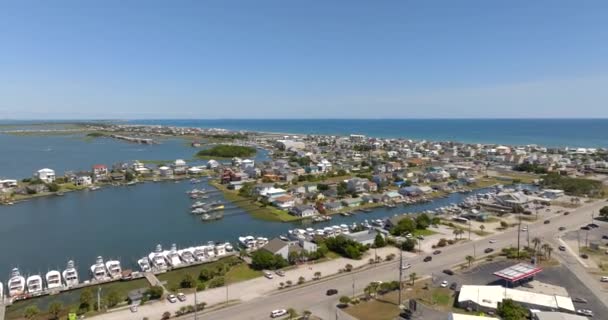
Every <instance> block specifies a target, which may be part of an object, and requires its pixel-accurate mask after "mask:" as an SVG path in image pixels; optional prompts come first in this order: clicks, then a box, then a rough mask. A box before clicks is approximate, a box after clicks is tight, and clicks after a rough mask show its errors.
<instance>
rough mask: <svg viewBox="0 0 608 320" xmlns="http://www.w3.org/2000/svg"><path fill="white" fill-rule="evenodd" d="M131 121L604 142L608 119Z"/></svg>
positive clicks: (555, 143)
mask: <svg viewBox="0 0 608 320" xmlns="http://www.w3.org/2000/svg"><path fill="white" fill-rule="evenodd" d="M128 123H132V124H155V125H167V126H183V127H200V128H225V129H230V130H250V131H262V132H283V133H294V134H327V135H348V134H363V135H366V136H370V137H382V138H407V139H415V140H424V139H426V140H433V141H458V142H464V143H496V144H508V145H528V144H537V145H542V146H546V147H595V148H600V147H604V148H608V119H284V120H280V119H273V120H246V119H239V120H230V119H221V120H186V119H182V120H132V121H128Z"/></svg>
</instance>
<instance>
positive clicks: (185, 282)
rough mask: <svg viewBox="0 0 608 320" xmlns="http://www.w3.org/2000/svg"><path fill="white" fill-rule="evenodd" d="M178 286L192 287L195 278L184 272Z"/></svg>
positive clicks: (194, 284) (194, 283)
mask: <svg viewBox="0 0 608 320" xmlns="http://www.w3.org/2000/svg"><path fill="white" fill-rule="evenodd" d="M179 286H180V287H182V288H194V287H195V286H196V279H194V277H193V276H192V275H191V274H189V273H186V274H185V275H184V277H183V278H182V280H181V281H180V282H179Z"/></svg>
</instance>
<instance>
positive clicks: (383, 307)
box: [344, 291, 399, 320]
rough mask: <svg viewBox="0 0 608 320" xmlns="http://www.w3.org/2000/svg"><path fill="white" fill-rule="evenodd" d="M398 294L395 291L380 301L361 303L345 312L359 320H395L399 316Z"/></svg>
mask: <svg viewBox="0 0 608 320" xmlns="http://www.w3.org/2000/svg"><path fill="white" fill-rule="evenodd" d="M398 295H399V294H398V292H397V291H393V292H390V293H387V294H385V295H383V296H378V299H372V300H369V301H367V302H361V303H359V304H357V305H354V306H350V307H348V308H346V309H345V310H344V311H346V313H348V314H350V315H351V316H353V317H355V318H357V319H359V320H393V319H395V318H396V317H397V316H398V315H399V307H398V306H397V300H398Z"/></svg>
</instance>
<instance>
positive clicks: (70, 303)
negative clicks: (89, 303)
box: [5, 279, 150, 320]
mask: <svg viewBox="0 0 608 320" xmlns="http://www.w3.org/2000/svg"><path fill="white" fill-rule="evenodd" d="M149 286H150V285H149V284H148V281H147V280H146V279H137V280H131V281H115V282H111V283H106V284H102V285H101V286H91V287H88V288H82V289H77V290H70V291H65V292H62V293H60V294H57V295H52V296H51V295H49V296H42V297H39V298H34V299H28V300H23V301H19V302H16V303H15V304H13V305H11V306H10V307H8V308H7V309H6V317H5V318H6V319H7V320H13V319H24V317H23V314H24V312H25V309H26V308H27V307H29V306H36V307H37V308H38V309H39V310H40V312H41V315H39V316H38V318H36V319H46V317H44V316H43V315H42V314H44V313H45V312H46V310H48V307H49V305H50V304H51V303H53V302H60V303H61V304H62V305H63V310H64V313H65V314H67V312H68V311H69V310H72V311H76V310H77V309H78V305H79V304H80V294H81V293H82V292H83V291H84V290H90V291H92V292H93V295H96V293H97V288H98V287H101V296H102V298H103V296H104V295H105V294H107V293H109V292H112V291H115V292H117V293H118V294H119V295H120V296H121V297H123V298H124V299H125V300H126V299H127V294H128V293H129V291H132V290H136V289H142V288H148V287H149Z"/></svg>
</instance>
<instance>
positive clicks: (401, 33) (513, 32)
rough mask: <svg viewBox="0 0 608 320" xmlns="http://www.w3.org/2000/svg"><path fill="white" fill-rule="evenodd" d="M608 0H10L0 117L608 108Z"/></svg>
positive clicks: (334, 115)
mask: <svg viewBox="0 0 608 320" xmlns="http://www.w3.org/2000/svg"><path fill="white" fill-rule="evenodd" d="M607 10H608V3H606V2H587V3H584V4H581V3H579V2H562V3H560V4H559V6H558V5H556V4H555V3H554V2H553V1H549V0H541V1H535V2H529V1H524V0H516V1H511V2H508V3H496V2H488V1H482V0H466V1H463V2H459V3H441V5H438V4H437V3H429V2H422V3H421V2H409V1H396V0H389V1H386V2H382V3H373V4H372V3H364V2H363V3H353V2H341V1H337V2H331V3H327V2H321V1H313V2H307V3H285V2H284V1H279V0H265V1H262V2H255V3H251V2H248V1H236V2H232V3H224V2H220V3H203V2H199V1H194V0H184V1H180V2H178V3H171V4H170V5H169V4H167V3H166V2H162V1H145V2H144V1H130V2H128V3H124V2H122V1H118V0H108V1H104V2H100V3H83V2H81V1H76V0H61V1H59V2H54V3H48V2H44V1H37V0H29V1H21V2H14V3H2V4H0V30H2V31H0V34H1V35H2V36H3V37H2V38H3V44H4V46H3V50H1V51H0V61H2V62H0V68H2V69H1V70H2V72H1V73H0V119H18V120H19V119H35V118H41V119H192V118H195V119H252V118H255V119H326V118H330V119H395V118H399V119H429V118H431V119H435V118H440V119H452V118H459V119H477V118H482V119H486V118H491V119H496V118H500V119H513V118H531V119H542V118H559V119H571V118H598V117H600V118H608V108H607V107H606V106H605V101H608V91H606V90H605V88H606V85H607V84H608V44H606V43H605V41H602V40H603V39H606V38H608V25H606V23H605V16H604V14H603V13H605V12H606V11H607Z"/></svg>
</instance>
